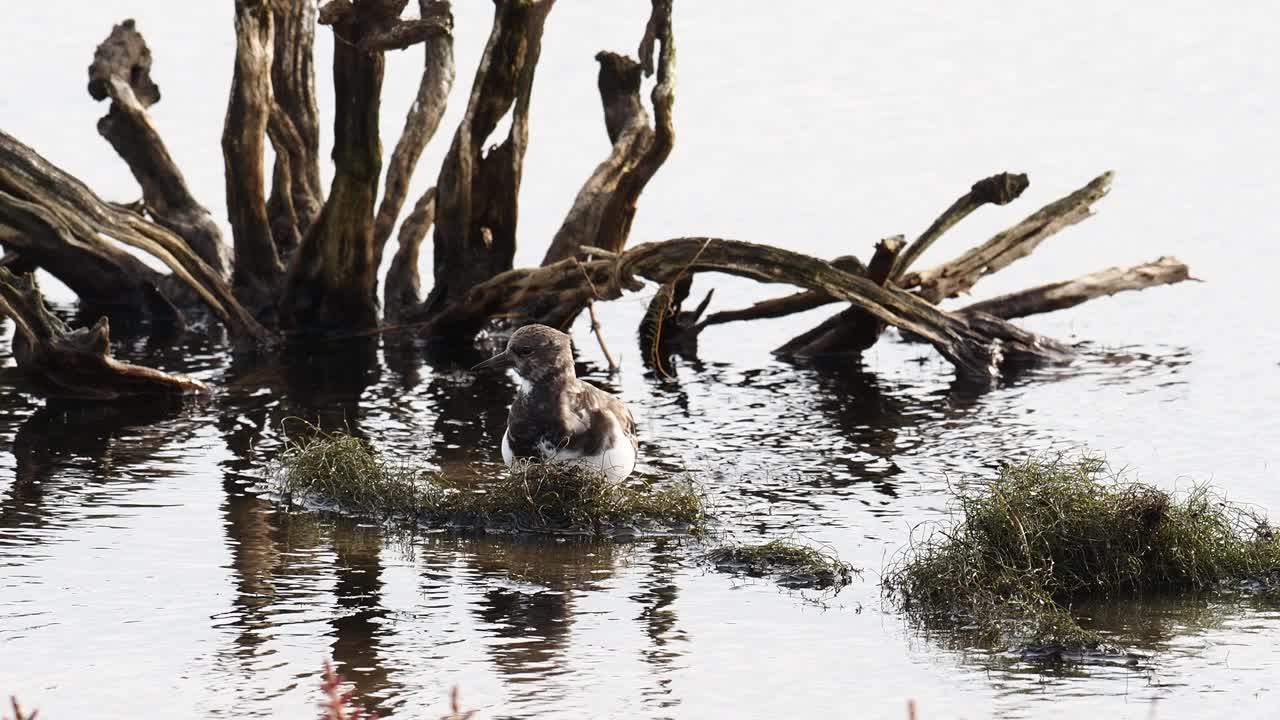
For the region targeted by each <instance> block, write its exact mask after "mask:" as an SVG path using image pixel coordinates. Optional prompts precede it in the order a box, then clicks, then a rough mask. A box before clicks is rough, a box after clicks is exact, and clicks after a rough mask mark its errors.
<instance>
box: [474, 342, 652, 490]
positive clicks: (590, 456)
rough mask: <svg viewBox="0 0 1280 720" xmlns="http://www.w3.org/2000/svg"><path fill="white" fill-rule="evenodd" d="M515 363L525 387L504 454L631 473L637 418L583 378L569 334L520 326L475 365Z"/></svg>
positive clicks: (615, 476) (621, 474) (613, 476)
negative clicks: (576, 369) (499, 347)
mask: <svg viewBox="0 0 1280 720" xmlns="http://www.w3.org/2000/svg"><path fill="white" fill-rule="evenodd" d="M484 368H511V369H513V370H515V372H516V375H517V376H519V380H520V391H519V392H518V393H517V394H516V398H515V401H514V402H513V403H512V404H511V413H510V415H509V416H508V418H507V431H506V433H505V434H504V435H503V438H502V455H503V460H504V461H506V463H507V465H508V466H509V465H511V463H512V462H513V460H514V459H515V458H542V459H545V460H569V461H575V462H578V463H580V464H583V465H588V466H595V467H599V469H601V470H603V471H604V472H605V473H606V474H607V475H609V477H610V478H611V479H614V480H621V479H622V478H624V477H626V476H627V475H629V474H630V473H631V470H632V468H633V467H634V466H635V459H636V449H637V444H636V435H635V419H634V418H633V417H632V415H631V411H630V410H628V409H627V406H626V405H624V404H623V403H622V401H621V400H619V399H617V398H615V397H614V396H612V395H610V394H609V393H607V392H605V391H603V390H601V389H600V388H597V387H595V386H594V385H590V384H588V383H585V382H583V381H581V380H579V379H578V377H577V374H576V373H575V372H574V368H573V351H572V343H571V340H570V338H569V336H568V335H566V334H564V333H562V332H560V331H559V330H555V329H553V328H550V327H547V326H546V325H527V326H525V327H522V328H520V329H519V330H517V331H515V332H514V333H512V335H511V339H510V340H509V341H508V342H507V349H506V350H504V351H503V352H501V353H498V354H497V355H495V356H493V357H492V358H490V359H488V360H486V361H485V362H482V363H480V364H479V365H477V366H476V367H475V369H477V370H479V369H484Z"/></svg>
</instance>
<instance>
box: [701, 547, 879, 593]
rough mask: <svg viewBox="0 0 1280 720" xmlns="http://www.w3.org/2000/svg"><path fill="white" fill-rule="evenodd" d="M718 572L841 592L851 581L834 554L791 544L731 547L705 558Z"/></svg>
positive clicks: (849, 568) (846, 567) (849, 571)
mask: <svg viewBox="0 0 1280 720" xmlns="http://www.w3.org/2000/svg"><path fill="white" fill-rule="evenodd" d="M706 558H707V560H708V561H709V562H711V563H712V564H713V565H715V566H716V568H717V569H720V570H725V571H728V572H740V573H746V574H748V575H754V576H766V575H767V576H772V577H776V578H778V583H779V584H781V585H785V586H787V587H812V588H832V587H834V588H837V589H838V588H842V587H844V586H845V585H848V584H849V582H850V581H851V580H852V579H853V573H854V569H853V566H852V565H850V564H848V563H846V562H844V561H842V560H840V558H838V557H836V555H835V554H834V553H831V552H827V551H825V550H819V549H817V548H814V547H810V546H808V545H801V544H800V543H797V542H793V541H791V540H771V541H769V542H767V543H763V544H760V545H745V544H732V545H723V546H721V547H717V548H715V549H713V550H711V551H710V552H708V553H707V554H706Z"/></svg>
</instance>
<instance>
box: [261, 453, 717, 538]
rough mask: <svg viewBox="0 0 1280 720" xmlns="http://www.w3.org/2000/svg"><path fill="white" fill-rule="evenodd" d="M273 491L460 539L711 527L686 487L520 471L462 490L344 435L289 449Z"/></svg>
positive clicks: (576, 472)
mask: <svg viewBox="0 0 1280 720" xmlns="http://www.w3.org/2000/svg"><path fill="white" fill-rule="evenodd" d="M268 481H269V484H270V485H271V487H272V488H273V489H274V490H275V491H276V492H278V493H279V494H280V495H281V496H282V497H283V498H284V499H285V500H286V501H289V502H292V501H293V500H295V499H298V500H302V501H304V502H306V503H308V504H312V505H323V506H328V507H331V508H333V509H335V510H338V511H342V512H350V513H355V514H359V515H364V516H368V517H375V518H378V519H380V520H381V519H392V518H397V519H404V520H410V521H417V522H425V523H430V524H438V525H446V526H450V527H454V528H457V529H464V530H506V531H519V532H546V533H576V534H590V535H606V534H612V533H614V532H617V531H619V530H620V529H623V528H635V527H639V528H641V529H644V528H651V527H653V526H662V527H665V528H673V527H677V528H680V529H688V530H697V529H699V528H700V527H701V526H702V525H704V524H705V522H706V508H705V504H704V500H703V495H702V493H701V492H700V490H699V488H698V487H697V486H696V485H695V484H694V482H693V481H692V480H691V479H689V478H687V477H686V478H683V479H680V480H675V481H672V482H671V483H669V484H667V485H665V486H664V487H661V488H650V487H648V486H646V485H644V484H643V483H639V482H636V483H613V482H610V481H609V480H608V478H606V477H605V475H604V473H602V472H599V471H592V470H589V469H586V468H581V467H576V466H573V465H566V464H563V463H541V462H523V463H520V464H519V465H518V466H517V467H515V468H513V469H512V470H511V471H510V472H509V473H506V474H503V475H502V476H501V477H498V478H495V479H494V480H492V481H490V482H485V483H483V484H477V485H474V486H466V487H459V486H457V485H455V484H452V483H450V482H449V481H448V480H447V479H446V478H445V477H443V476H442V475H440V474H439V473H434V472H428V471H424V470H421V469H418V468H415V467H413V466H411V465H408V464H405V463H392V462H387V461H385V460H383V459H382V458H381V457H379V456H378V454H377V453H376V452H375V451H374V449H373V448H372V447H371V446H370V445H369V443H367V442H366V441H364V440H362V439H360V438H357V437H353V436H351V435H347V434H345V433H323V432H316V433H314V434H312V435H311V436H309V437H306V438H304V439H301V440H293V441H290V442H289V444H288V445H287V446H286V447H285V449H284V452H283V453H281V455H280V456H279V457H278V458H277V459H276V461H275V462H274V463H273V464H272V466H271V469H270V471H269V476H268Z"/></svg>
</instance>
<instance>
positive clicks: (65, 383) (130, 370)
mask: <svg viewBox="0 0 1280 720" xmlns="http://www.w3.org/2000/svg"><path fill="white" fill-rule="evenodd" d="M0 313H3V314H5V315H8V316H9V317H11V318H12V319H13V321H14V324H15V325H16V329H15V332H14V334H13V357H14V360H15V361H17V364H18V367H19V368H20V369H21V370H22V371H23V372H25V373H27V374H29V375H31V376H33V377H35V378H36V379H37V380H39V381H41V382H42V383H43V384H44V385H46V386H48V387H51V388H52V389H53V392H54V394H57V395H63V396H70V397H79V398H93V399H103V400H113V399H117V398H121V397H129V396H136V395H189V394H194V393H205V392H208V387H207V386H206V385H205V384H204V383H202V382H200V381H199V380H196V379H195V378H192V377H188V376H186V375H171V374H169V373H164V372H161V371H159V370H154V369H152V368H148V367H142V366H140V365H130V364H128V363H122V362H119V361H117V360H115V359H113V358H112V357H111V331H110V325H109V323H108V321H107V319H106V318H105V317H103V318H100V319H99V320H98V322H97V323H95V324H94V326H93V327H92V328H80V329H78V330H71V329H70V328H69V327H67V325H66V323H64V322H63V321H62V320H61V319H59V318H58V317H57V316H56V315H54V314H53V313H51V312H49V309H48V308H47V307H46V306H45V304H44V299H43V298H42V297H41V296H40V290H39V287H38V286H37V285H36V281H35V278H34V276H31V275H28V276H26V277H25V278H18V277H15V276H14V275H13V274H12V273H10V272H9V271H8V270H6V269H4V268H0Z"/></svg>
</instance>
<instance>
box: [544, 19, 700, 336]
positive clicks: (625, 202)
mask: <svg viewBox="0 0 1280 720" xmlns="http://www.w3.org/2000/svg"><path fill="white" fill-rule="evenodd" d="M655 43H660V44H661V47H662V50H661V53H660V54H659V56H658V82H657V85H656V86H655V87H654V88H653V92H652V94H651V101H652V102H653V108H654V116H655V123H654V124H653V125H652V126H651V125H650V124H649V115H648V113H647V112H645V109H644V105H643V104H642V103H641V102H640V82H641V74H642V72H643V73H644V74H652V73H653V50H654V45H655ZM640 56H641V61H640V62H637V61H635V60H632V59H631V58H629V57H626V56H624V55H618V54H616V53H611V52H601V53H599V54H597V55H596V60H597V61H598V62H599V63H600V75H599V86H600V100H601V102H602V103H603V105H604V117H605V130H606V131H607V132H608V135H609V140H610V142H612V143H613V148H612V150H611V151H610V153H609V157H608V158H606V159H605V161H604V162H602V163H600V165H599V166H597V167H596V169H595V172H593V173H592V174H591V177H590V178H588V180H587V182H586V184H584V185H583V186H582V189H581V190H579V191H578V196H577V198H576V199H575V200H574V203H573V207H572V208H571V209H570V210H569V214H568V215H567V216H566V217H565V220H564V223H563V224H562V225H561V226H560V229H559V230H558V231H557V232H556V235H555V237H554V238H553V239H552V241H551V246H550V247H549V248H548V249H547V253H546V255H545V256H544V257H543V259H542V264H543V265H549V264H551V263H554V262H557V261H560V260H563V259H565V258H569V257H574V256H575V255H577V254H578V250H579V248H581V247H582V246H583V245H591V246H593V247H598V248H602V249H605V250H609V251H612V252H620V251H621V250H622V248H623V247H624V246H625V245H626V242H627V237H628V236H629V235H630V234H631V223H632V221H633V220H634V218H635V214H636V203H637V201H638V200H639V198H640V193H641V192H643V191H644V188H645V186H646V185H647V184H648V183H649V180H650V179H652V178H653V176H654V174H655V173H657V171H658V168H660V167H661V166H662V164H663V163H664V162H665V161H666V159H667V157H668V156H669V155H670V154H671V149H672V147H673V146H674V145H675V125H674V122H673V120H672V106H673V104H674V102H675V71H676V68H675V65H676V49H675V37H674V35H673V33H672V29H671V0H653V11H652V14H651V16H650V18H649V23H648V25H647V26H646V28H645V35H644V38H643V39H642V40H641V43H640ZM576 314H577V311H576V310H574V311H573V312H571V313H568V316H569V317H570V318H572V316H573V315H576Z"/></svg>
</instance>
